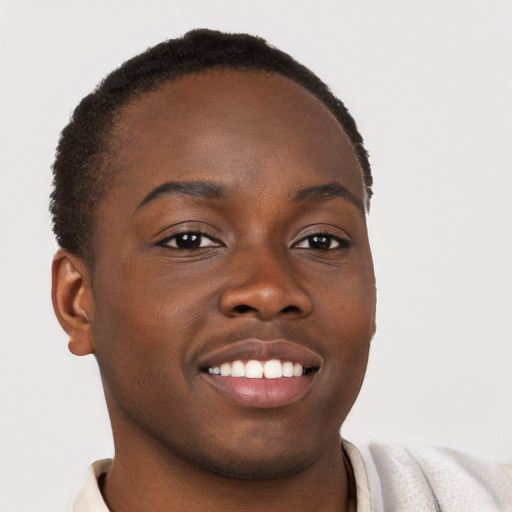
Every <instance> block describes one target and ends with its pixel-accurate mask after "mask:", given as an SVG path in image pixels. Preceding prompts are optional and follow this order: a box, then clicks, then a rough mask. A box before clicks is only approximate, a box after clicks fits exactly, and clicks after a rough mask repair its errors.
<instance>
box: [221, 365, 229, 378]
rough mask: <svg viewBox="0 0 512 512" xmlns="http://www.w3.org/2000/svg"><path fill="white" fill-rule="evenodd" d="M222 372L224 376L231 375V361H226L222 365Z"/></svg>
mask: <svg viewBox="0 0 512 512" xmlns="http://www.w3.org/2000/svg"><path fill="white" fill-rule="evenodd" d="M220 374H221V375H222V376H223V377H229V376H230V375H231V365H230V364H229V363H224V364H221V365H220Z"/></svg>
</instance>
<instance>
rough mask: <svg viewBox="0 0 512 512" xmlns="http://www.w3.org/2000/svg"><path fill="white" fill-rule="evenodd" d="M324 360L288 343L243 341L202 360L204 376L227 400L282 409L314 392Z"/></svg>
mask: <svg viewBox="0 0 512 512" xmlns="http://www.w3.org/2000/svg"><path fill="white" fill-rule="evenodd" d="M322 364H323V358H322V357H321V356H320V355H319V354H317V353H316V352H313V351H311V350H309V349H307V348H305V347H303V346H301V345H298V344H296V343H293V342H290V341H287V340H273V341H262V340H256V339H251V340H242V341H240V342H237V343H234V344H231V345H228V346H224V347H221V348H220V349H218V350H215V351H213V352H211V353H209V354H207V355H206V356H205V357H204V358H202V359H201V360H200V364H199V369H200V372H201V375H203V376H204V378H205V379H206V381H207V382H208V384H209V385H210V386H212V387H213V389H214V390H215V391H216V392H218V393H220V394H221V395H222V396H223V397H224V398H226V399H228V400H230V401H233V402H236V403H238V404H240V405H243V406H248V407H258V408H272V407H282V406H285V405H289V404H292V403H294V402H297V401H299V400H301V399H302V398H303V397H304V396H305V395H306V394H307V393H308V391H309V390H310V389H311V388H312V386H313V383H314V381H315V377H316V374H317V373H318V371H319V370H320V368H321V366H322Z"/></svg>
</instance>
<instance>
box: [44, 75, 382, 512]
mask: <svg viewBox="0 0 512 512" xmlns="http://www.w3.org/2000/svg"><path fill="white" fill-rule="evenodd" d="M113 141H114V143H113V146H112V148H113V149H112V157H111V159H110V160H111V163H110V165H111V168H112V169H115V170H116V175H115V177H114V179H113V185H112V187H111V188H110V189H109V191H108V192H107V193H106V195H105V196H104V197H103V199H102V200H101V203H100V206H99V209H98V217H97V218H98V222H97V230H96V240H95V242H96V247H95V250H96V259H95V264H94V268H91V266H90V265H87V263H86V262H84V261H82V260H81V259H80V258H77V257H76V256H74V255H72V254H69V253H68V252H67V251H65V250H60V251H59V252H58V253H57V255H56V257H55V260H54V264H53V282H54V284H53V302H54V307H55V310H56V313H57V317H58V318H59V320H60V322H61V324H62V326H63V327H64V329H65V330H66V331H67V332H68V334H69V335H70V344H69V347H70V350H71V351H72V352H73V353H75V354H77V355H85V354H90V353H94V354H95V356H96V358H97V360H98V363H99V366H100V370H101V375H102V379H103V385H104V389H105V396H106V400H107V405H108V409H109V413H110V417H111V422H112V427H113V432H114V440H115V448H116V455H115V460H114V463H113V466H112V468H111V470H110V471H109V473H108V474H107V476H106V479H105V481H104V482H103V488H102V490H103V494H104V498H105V500H106V502H107V504H108V506H109V508H110V509H111V510H113V511H114V512H120V511H125V510H130V511H142V510H153V511H160V510H162V511H163V510H166V511H167V510H187V511H195V510H202V511H205V510H214V509H215V510H244V509H247V508H250V509H251V510H254V511H263V510H265V511H271V510H300V511H313V510H315V511H318V510H323V511H330V510H333V511H334V510H337V511H339V510H355V491H354V487H353V481H352V478H351V474H350V466H349V465H348V464H347V461H346V459H345V458H344V456H343V452H342V450H341V449H340V437H339V428H340V426H341V424H342V423H343V421H344V419H345V418H346V416H347V414H348V412H349V410H350V408H351V407H352V405H353V403H354V401H355V399H356V396H357V394H358V392H359V389H360V386H361V383H362V380H363V377H364V372H365V369H366V364H367V358H368V350H369V345H370V340H371V338H372V335H373V332H374V321H375V282H374V273H373V265H372V258H371V252H370V247H369V243H368V236H367V228H366V217H365V211H364V207H363V205H364V203H365V196H364V186H363V181H362V174H361V169H360V167H359V164H358V162H357V158H356V156H355V153H354V150H353V148H352V146H351V144H350V142H349V141H348V138H347V137H346V135H345V133H344V132H343V130H342V128H341V126H340V125H339V123H338V122H337V121H336V119H335V118H334V117H333V116H332V115H331V114H330V113H329V111H328V110H327V109H326V108H325V107H324V106H323V105H322V103H321V102H319V101H318V100H317V99H316V98H315V97H314V96H312V95H311V94H310V93H308V92H307V91H305V90H303V89H302V88H301V87H300V86H298V85H297V84H295V83H293V82H291V81H289V80H287V79H285V78H283V77H280V76H276V75H269V74H264V73H257V72H237V71H231V70H223V71H209V72H207V73H203V74H200V75H195V76H188V77H185V78H183V79H181V80H180V81H178V82H174V83H166V84H164V85H162V86H161V87H160V88H159V89H158V90H157V91H154V92H151V93H148V94H146V95H144V96H143V97H140V98H137V99H136V100H133V101H132V102H131V103H130V104H129V105H128V106H126V107H125V108H124V109H123V111H122V112H121V114H120V116H119V118H118V121H117V125H116V128H115V131H114V134H113ZM197 181H202V182H208V183H211V184H215V186H218V187H222V195H221V196H220V197H215V198H212V197H200V196H197V195H193V194H192V195H191V194H189V193H186V194H184V193H180V194H176V193H165V194H160V195H158V196H157V197H154V198H153V199H152V200H149V201H147V202H146V204H144V205H142V206H141V202H144V199H145V198H146V197H147V196H148V194H150V193H151V191H152V190H154V189H155V187H159V186H161V185H162V184H164V183H168V182H173V183H175V182H179V183H183V182H197ZM332 184H335V185H336V187H338V188H339V187H343V191H345V192H344V193H343V194H341V195H340V193H339V190H338V188H335V187H333V186H332ZM324 185H330V188H328V189H326V190H327V191H328V192H329V191H330V192H329V193H326V194H321V193H318V194H310V195H309V196H307V194H304V193H302V196H307V197H297V193H298V191H301V190H302V191H304V190H307V189H311V187H320V186H324ZM333 189H335V190H336V191H335V192H332V190H333ZM299 196H300V194H299ZM184 229H186V230H188V231H193V232H195V233H202V235H201V238H200V247H198V248H192V249H188V250H183V249H179V248H177V243H178V242H177V241H182V240H183V238H182V237H181V238H180V236H182V235H180V233H182V232H183V230H184ZM319 233H321V234H324V235H323V236H324V237H325V240H324V241H325V242H326V243H325V244H324V245H323V246H322V247H323V248H318V245H315V243H314V239H313V238H312V237H313V236H314V235H318V234H319ZM176 235H178V238H176ZM173 237H174V238H173ZM180 243H181V242H180ZM252 337H255V338H259V339H262V340H272V339H276V338H285V339H287V340H290V341H292V342H294V343H296V344H298V345H301V346H303V347H306V348H308V349H310V350H313V351H315V352H316V353H318V354H320V355H321V357H322V358H323V363H322V366H321V368H320V370H319V371H318V372H317V374H316V375H315V377H314V384H313V385H312V386H311V388H310V389H309V390H308V392H307V393H306V394H305V395H304V396H303V397H301V398H300V399H299V400H297V401H296V402H294V403H291V404H288V405H286V406H282V407H275V408H255V407H247V406H242V405H241V404H239V403H234V402H233V401H231V400H229V399H227V398H226V397H225V396H223V395H222V393H219V392H218V390H216V389H214V388H213V387H212V386H211V385H210V384H209V382H208V381H207V379H205V377H204V374H203V373H202V372H201V371H200V369H199V367H198V360H199V358H200V357H201V356H202V355H204V354H205V353H207V352H208V351H211V350H214V349H217V348H220V347H223V346H226V345H229V344H231V343H234V342H236V341H238V340H240V339H246V338H252Z"/></svg>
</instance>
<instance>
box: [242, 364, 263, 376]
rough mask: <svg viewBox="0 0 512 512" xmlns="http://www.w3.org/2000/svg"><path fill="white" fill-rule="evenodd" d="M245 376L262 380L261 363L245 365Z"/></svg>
mask: <svg viewBox="0 0 512 512" xmlns="http://www.w3.org/2000/svg"><path fill="white" fill-rule="evenodd" d="M245 376H246V377H247V378H248V379H261V378H262V377H263V366H261V363H260V362H259V361H254V360H252V361H248V362H247V364H246V365H245Z"/></svg>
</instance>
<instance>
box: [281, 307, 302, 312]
mask: <svg viewBox="0 0 512 512" xmlns="http://www.w3.org/2000/svg"><path fill="white" fill-rule="evenodd" d="M281 312H282V313H300V309H299V308H298V307H297V306H286V307H285V308H283V309H282V310H281Z"/></svg>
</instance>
